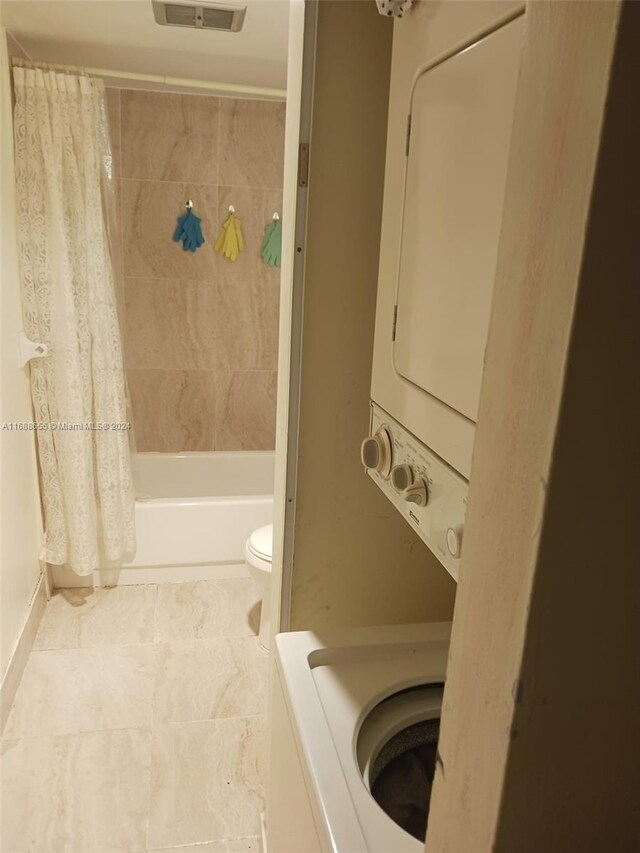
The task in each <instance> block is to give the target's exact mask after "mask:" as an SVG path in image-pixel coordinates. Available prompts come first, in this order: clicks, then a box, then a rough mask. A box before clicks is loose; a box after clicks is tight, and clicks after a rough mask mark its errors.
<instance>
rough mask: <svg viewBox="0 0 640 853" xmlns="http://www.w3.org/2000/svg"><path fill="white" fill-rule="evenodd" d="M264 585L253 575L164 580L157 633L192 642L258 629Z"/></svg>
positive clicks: (164, 637)
mask: <svg viewBox="0 0 640 853" xmlns="http://www.w3.org/2000/svg"><path fill="white" fill-rule="evenodd" d="M259 602H260V587H259V586H258V584H256V582H255V581H254V580H252V579H251V578H233V579H228V580H218V581H194V582H193V583H181V584H164V585H162V586H160V587H159V588H158V610H157V617H156V637H157V639H158V640H160V641H165V642H171V641H178V642H188V641H189V640H206V639H210V638H213V637H247V636H251V635H255V634H256V633H257V629H258V625H259V618H260V604H259Z"/></svg>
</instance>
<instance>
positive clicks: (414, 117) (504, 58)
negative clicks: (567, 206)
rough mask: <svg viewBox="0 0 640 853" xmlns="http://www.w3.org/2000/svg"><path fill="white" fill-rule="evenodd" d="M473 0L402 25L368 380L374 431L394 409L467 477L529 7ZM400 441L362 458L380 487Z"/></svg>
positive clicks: (418, 14)
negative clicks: (381, 454) (382, 455)
mask: <svg viewBox="0 0 640 853" xmlns="http://www.w3.org/2000/svg"><path fill="white" fill-rule="evenodd" d="M467 5H468V4H442V6H441V7H440V8H438V9H435V7H434V4H429V3H425V4H419V5H418V6H416V7H415V11H412V12H411V13H410V14H408V15H407V16H406V18H405V19H403V20H402V21H401V22H396V24H395V26H394V47H393V62H392V84H391V95H390V110H389V130H388V142H387V163H386V173H385V192H384V209H383V227H382V239H381V255H380V272H379V280H378V298H377V306H376V334H375V344H374V357H373V371H372V382H371V401H372V415H371V435H372V436H374V435H375V433H376V431H377V429H379V422H380V420H384V419H385V418H388V419H389V423H390V424H392V423H393V424H396V425H397V426H398V427H399V428H400V430H402V431H405V432H406V433H407V434H408V435H410V436H412V437H413V439H414V440H416V441H417V442H418V443H420V444H421V445H422V446H423V447H424V448H425V452H427V453H431V454H434V455H435V456H436V457H438V458H439V459H441V460H442V461H443V462H445V463H446V464H447V465H448V466H449V467H450V468H451V469H452V471H453V472H455V474H456V475H457V476H458V477H460V478H462V480H464V481H468V479H469V474H470V469H471V454H472V450H473V441H474V435H475V424H476V420H477V414H478V401H479V397H480V386H481V381H482V372H483V362H484V350H485V345H486V340H487V334H488V327H489V318H490V313H491V302H492V294H493V284H494V278H495V273H496V263H497V256H498V244H499V237H500V228H501V222H502V209H503V199H504V191H505V185H506V178H507V168H508V162H509V150H510V140H511V128H512V124H513V114H514V107H515V97H516V89H517V81H518V73H519V66H520V53H521V47H522V41H523V34H524V27H525V15H524V6H523V5H522V4H518V3H510V2H505V3H482V4H474V5H475V6H476V8H475V9H467V8H466V7H467ZM456 6H459V7H461V6H464V7H465V10H464V11H465V14H462V13H461V14H460V15H457V14H456V9H455V7H456ZM388 432H390V431H388ZM381 438H382V440H383V441H385V440H386V438H385V436H384V435H382V436H381ZM395 449H396V448H394V447H393V446H392V447H391V455H390V459H389V460H388V464H386V466H382V467H381V466H380V465H379V464H376V460H377V456H376V454H375V453H374V450H373V445H371V443H370V442H369V444H368V450H366V451H365V453H363V463H364V464H365V467H367V468H368V469H369V470H370V473H373V474H375V475H376V476H375V479H376V482H377V483H378V484H379V485H381V486H383V485H384V481H386V479H387V478H388V476H389V474H390V471H391V469H392V468H395V467H396V466H397V463H398V460H397V459H396V456H395V452H394V451H395ZM401 464H402V465H403V466H405V467H404V474H403V475H400V479H398V485H400V483H404V484H406V485H409V486H410V485H411V478H412V475H413V477H414V478H415V472H412V471H411V470H409V469H407V468H406V464H407V463H406V461H404V460H403V461H402V463H401ZM427 485H428V484H427ZM385 491H386V492H387V493H388V492H389V490H388V489H385ZM396 491H398V492H399V493H403V492H404V491H405V490H404V489H400V488H398V489H397V490H396ZM411 499H412V500H415V499H416V498H415V495H412V498H411ZM396 503H397V502H396ZM405 515H407V513H405ZM407 517H408V520H409V521H410V522H411V518H410V516H407ZM414 527H416V530H417V531H418V533H420V535H422V536H423V539H425V541H427V544H429V546H430V547H431V542H429V541H428V536H426V535H423V532H422V531H423V530H424V528H423V527H422V528H421V527H420V526H419V525H415V524H414ZM436 556H438V554H436Z"/></svg>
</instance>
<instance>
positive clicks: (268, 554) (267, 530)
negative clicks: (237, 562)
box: [249, 524, 273, 562]
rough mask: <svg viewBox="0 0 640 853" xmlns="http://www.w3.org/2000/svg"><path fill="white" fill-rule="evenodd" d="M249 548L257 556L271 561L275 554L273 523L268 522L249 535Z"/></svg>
mask: <svg viewBox="0 0 640 853" xmlns="http://www.w3.org/2000/svg"><path fill="white" fill-rule="evenodd" d="M249 548H250V549H251V550H252V551H253V553H254V554H255V555H256V557H261V558H262V559H263V560H269V562H271V558H272V556H273V524H267V525H265V526H264V527H259V528H258V529H257V530H254V531H253V533H252V534H251V536H250V537H249Z"/></svg>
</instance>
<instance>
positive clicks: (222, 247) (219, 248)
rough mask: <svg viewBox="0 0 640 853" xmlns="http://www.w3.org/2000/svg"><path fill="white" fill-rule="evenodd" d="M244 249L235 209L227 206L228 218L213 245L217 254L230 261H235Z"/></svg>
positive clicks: (240, 227)
mask: <svg viewBox="0 0 640 853" xmlns="http://www.w3.org/2000/svg"><path fill="white" fill-rule="evenodd" d="M243 249H244V238H243V236H242V223H241V221H240V220H239V219H238V217H237V216H236V211H235V208H234V206H233V205H232V204H230V205H229V216H228V217H227V219H226V220H225V222H224V225H223V226H222V231H221V232H220V236H219V237H218V241H217V243H216V245H215V250H216V252H219V253H220V254H221V255H223V256H224V257H225V258H228V259H229V260H230V261H237V260H238V256H239V255H240V252H241V251H242V250H243Z"/></svg>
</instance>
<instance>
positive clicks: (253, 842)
mask: <svg viewBox="0 0 640 853" xmlns="http://www.w3.org/2000/svg"><path fill="white" fill-rule="evenodd" d="M261 849H262V848H261V841H260V836H258V835H252V836H251V837H250V838H227V839H225V840H224V841H212V842H210V843H209V844H190V845H189V846H188V847H164V848H163V849H162V850H154V851H150V853H260V851H261Z"/></svg>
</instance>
